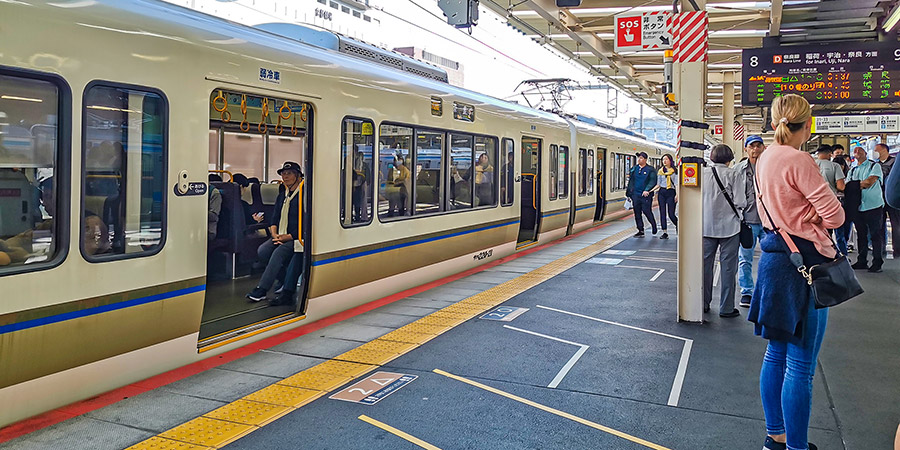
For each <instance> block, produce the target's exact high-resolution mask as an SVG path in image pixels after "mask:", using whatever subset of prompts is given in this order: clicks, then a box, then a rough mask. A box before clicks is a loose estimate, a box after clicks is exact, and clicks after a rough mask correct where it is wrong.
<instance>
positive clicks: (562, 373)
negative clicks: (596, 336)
mask: <svg viewBox="0 0 900 450" xmlns="http://www.w3.org/2000/svg"><path fill="white" fill-rule="evenodd" d="M503 328H508V329H510V330H513V331H520V332H522V333H527V334H530V335H533V336H538V337H542V338H545V339H550V340H552V341H556V342H562V343H563V344H569V345H574V346H576V347H578V351H577V352H575V354H574V355H572V357H571V358H569V361H568V362H567V363H566V365H564V366H563V368H562V369H560V370H559V372H558V373H557V374H556V376H555V377H553V381H551V382H550V384H549V385H547V387H548V388H550V389H556V387H557V386H559V383H562V380H563V378H565V377H566V375H568V374H569V371H570V370H572V367H574V366H575V363H577V362H578V360H579V359H581V355H583V354H584V352H586V351H587V349H589V348H591V346H590V345H585V344H579V343H577V342H572V341H567V340H565V339H560V338H558V337H553V336H547V335H546V334H541V333H536V332H534V331H528V330H523V329H521V328H516V327H513V326H509V325H503Z"/></svg>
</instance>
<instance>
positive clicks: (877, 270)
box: [869, 264, 882, 273]
mask: <svg viewBox="0 0 900 450" xmlns="http://www.w3.org/2000/svg"><path fill="white" fill-rule="evenodd" d="M869 272H872V273H881V272H882V270H881V266H880V265H875V264H872V267H869Z"/></svg>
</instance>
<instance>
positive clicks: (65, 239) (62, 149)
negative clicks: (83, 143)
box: [0, 66, 73, 277]
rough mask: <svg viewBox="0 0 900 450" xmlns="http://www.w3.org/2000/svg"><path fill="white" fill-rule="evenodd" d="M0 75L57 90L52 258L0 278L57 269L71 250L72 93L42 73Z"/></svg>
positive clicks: (4, 70)
mask: <svg viewBox="0 0 900 450" xmlns="http://www.w3.org/2000/svg"><path fill="white" fill-rule="evenodd" d="M0 75H3V76H7V77H12V78H20V79H24V80H36V81H43V82H46V83H50V84H52V85H54V86H55V87H56V89H57V106H56V139H57V145H56V158H55V160H54V164H55V166H54V167H53V178H55V180H54V181H53V183H54V191H53V194H54V196H55V198H54V201H55V202H56V205H55V206H56V215H54V216H53V226H54V230H53V232H54V233H55V234H54V235H53V239H55V240H56V254H55V255H53V257H52V258H50V259H48V260H47V261H41V262H36V263H33V264H22V265H19V266H12V265H8V266H3V267H0V277H7V276H13V275H21V274H25V273H31V272H40V271H43V270H49V269H53V268H56V267H59V266H60V265H61V264H62V263H63V262H64V261H65V260H66V259H67V258H68V256H69V247H70V246H71V240H70V239H69V238H70V234H71V233H70V230H71V229H70V225H71V206H72V205H71V197H72V178H71V162H72V118H73V113H72V89H71V87H70V86H69V83H68V82H67V81H66V79H65V78H63V77H61V76H59V75H56V74H52V73H46V72H39V71H35V70H28V69H20V68H14V67H8V66H0Z"/></svg>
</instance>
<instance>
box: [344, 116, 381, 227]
mask: <svg viewBox="0 0 900 450" xmlns="http://www.w3.org/2000/svg"><path fill="white" fill-rule="evenodd" d="M374 158H375V124H374V123H373V122H372V121H371V120H366V119H355V118H346V119H344V122H343V124H342V125H341V186H342V189H341V225H343V226H345V227H349V226H353V225H365V224H368V223H371V222H372V186H373V182H374V178H373V175H372V169H373V168H374ZM348 168H349V170H348ZM348 193H349V194H348Z"/></svg>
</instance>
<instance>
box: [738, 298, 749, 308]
mask: <svg viewBox="0 0 900 450" xmlns="http://www.w3.org/2000/svg"><path fill="white" fill-rule="evenodd" d="M738 306H740V307H741V308H749V307H750V296H749V295H742V296H741V303H740V304H739V305H738Z"/></svg>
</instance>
